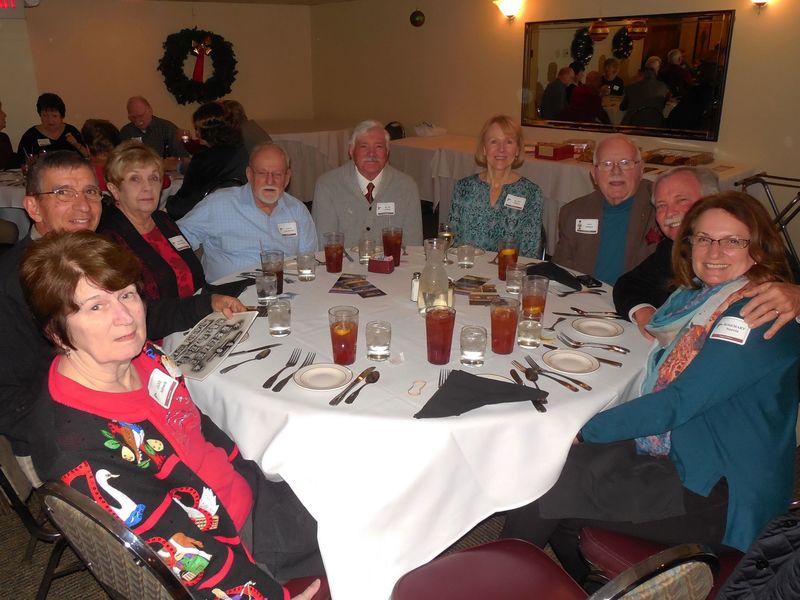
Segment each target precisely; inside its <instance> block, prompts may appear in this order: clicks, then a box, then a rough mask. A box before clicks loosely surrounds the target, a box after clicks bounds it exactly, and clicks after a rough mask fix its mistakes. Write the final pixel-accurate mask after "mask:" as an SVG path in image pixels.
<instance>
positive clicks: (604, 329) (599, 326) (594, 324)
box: [572, 317, 624, 338]
mask: <svg viewBox="0 0 800 600" xmlns="http://www.w3.org/2000/svg"><path fill="white" fill-rule="evenodd" d="M572 328H573V329H574V330H575V331H578V332H580V333H582V334H583V335H588V336H589V337H599V338H609V337H617V336H618V335H622V332H623V331H624V330H623V329H622V325H620V324H619V323H615V322H614V321H612V320H611V319H592V318H591V317H583V318H580V319H575V320H574V321H573V322H572Z"/></svg>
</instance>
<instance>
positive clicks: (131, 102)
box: [119, 96, 189, 169]
mask: <svg viewBox="0 0 800 600" xmlns="http://www.w3.org/2000/svg"><path fill="white" fill-rule="evenodd" d="M127 110H128V120H129V121H130V123H126V124H125V125H123V126H122V127H120V130H119V133H120V136H121V137H122V139H123V140H137V141H139V142H142V143H143V144H147V145H148V146H150V147H151V148H152V149H153V150H155V151H156V152H158V155H159V156H161V157H163V158H170V160H169V161H168V163H167V164H168V165H169V169H175V168H177V165H178V160H176V159H180V160H181V162H182V163H183V164H184V166H185V165H186V164H187V163H188V161H189V153H188V152H187V151H186V148H184V147H183V142H182V141H181V135H180V132H179V131H178V128H177V127H176V125H175V123H173V122H172V121H168V120H167V119H162V118H161V117H156V116H154V115H153V108H152V107H151V106H150V103H149V102H148V101H147V98H143V97H142V96H132V97H131V98H129V99H128V103H127Z"/></svg>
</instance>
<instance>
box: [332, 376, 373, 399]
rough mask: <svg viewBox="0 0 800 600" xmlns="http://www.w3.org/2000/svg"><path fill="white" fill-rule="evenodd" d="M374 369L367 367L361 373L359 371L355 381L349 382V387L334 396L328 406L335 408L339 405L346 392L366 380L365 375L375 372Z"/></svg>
mask: <svg viewBox="0 0 800 600" xmlns="http://www.w3.org/2000/svg"><path fill="white" fill-rule="evenodd" d="M375 368H376V367H367V368H366V369H364V370H363V371H361V373H359V374H358V377H356V378H355V379H353V381H351V382H350V385H348V386H347V387H346V388H344V389H343V390H342V391H341V392H339V393H338V394H336V395H335V396H334V397H333V398H332V399H331V401H330V402H328V404H330V405H331V406H336V405H337V404H339V403H340V402H341V401H342V400H344V397H345V396H347V392H349V391H350V390H352V389H353V388H354V387H355V386H356V385H357V384H358V383H359V382H361V381H364V379H366V377H367V375H369V374H370V373H372V372H373V371H374V370H375Z"/></svg>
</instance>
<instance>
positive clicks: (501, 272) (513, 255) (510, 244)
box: [497, 239, 519, 281]
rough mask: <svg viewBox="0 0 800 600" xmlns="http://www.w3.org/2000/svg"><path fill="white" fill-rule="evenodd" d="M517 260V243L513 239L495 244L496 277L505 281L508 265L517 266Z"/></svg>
mask: <svg viewBox="0 0 800 600" xmlns="http://www.w3.org/2000/svg"><path fill="white" fill-rule="evenodd" d="M518 258H519V242H518V241H517V240H513V239H502V240H500V241H499V242H497V277H498V278H499V279H500V281H505V280H506V268H507V267H508V265H515V264H517V259H518Z"/></svg>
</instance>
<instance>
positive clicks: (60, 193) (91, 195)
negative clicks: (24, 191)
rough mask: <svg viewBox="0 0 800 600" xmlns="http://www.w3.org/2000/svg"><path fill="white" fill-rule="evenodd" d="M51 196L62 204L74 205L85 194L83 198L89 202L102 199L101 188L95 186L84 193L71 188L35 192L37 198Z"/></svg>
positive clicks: (86, 189) (84, 190) (85, 189)
mask: <svg viewBox="0 0 800 600" xmlns="http://www.w3.org/2000/svg"><path fill="white" fill-rule="evenodd" d="M50 194H52V195H53V196H55V197H56V200H57V201H58V202H61V203H62V204H72V203H73V202H74V201H75V200H77V199H78V196H80V195H81V194H83V197H84V198H86V199H87V200H88V201H89V202H100V199H101V197H102V193H101V192H100V188H99V187H95V186H89V187H86V188H84V189H83V191H82V192H79V191H78V190H75V189H72V188H71V187H59V188H56V189H54V190H53V191H52V192H34V195H35V196H48V195H50Z"/></svg>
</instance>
